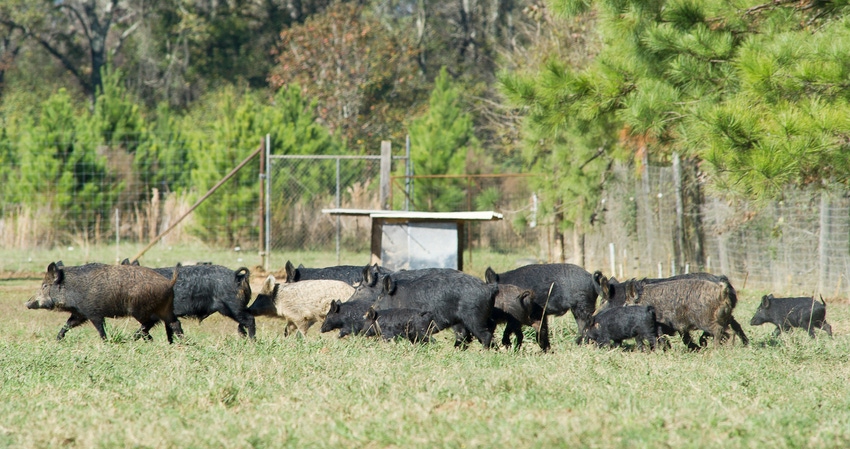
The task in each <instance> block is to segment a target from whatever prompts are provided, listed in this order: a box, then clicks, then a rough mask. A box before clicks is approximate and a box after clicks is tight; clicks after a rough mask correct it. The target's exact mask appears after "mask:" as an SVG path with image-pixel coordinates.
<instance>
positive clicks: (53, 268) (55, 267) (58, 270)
mask: <svg viewBox="0 0 850 449" xmlns="http://www.w3.org/2000/svg"><path fill="white" fill-rule="evenodd" d="M61 264H62V262H59V264H56V263H53V262H50V265H48V266H47V275H48V276H49V277H50V279H53V283H54V284H56V285H59V284H61V283H62V282H63V281H64V280H65V268H64V267H63V266H62V265H61Z"/></svg>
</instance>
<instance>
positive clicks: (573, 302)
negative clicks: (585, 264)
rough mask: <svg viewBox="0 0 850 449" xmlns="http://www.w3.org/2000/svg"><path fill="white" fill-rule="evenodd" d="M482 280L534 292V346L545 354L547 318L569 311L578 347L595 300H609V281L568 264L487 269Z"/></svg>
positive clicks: (600, 275)
mask: <svg viewBox="0 0 850 449" xmlns="http://www.w3.org/2000/svg"><path fill="white" fill-rule="evenodd" d="M484 278H485V279H486V281H487V283H488V284H492V283H498V284H513V285H516V286H517V287H520V288H524V289H529V290H531V291H533V292H534V302H535V304H537V305H538V306H539V307H535V309H534V316H532V319H533V320H535V321H540V327H539V330H538V333H537V343H538V344H539V345H540V348H541V349H543V350H544V351H548V350H549V348H550V344H549V325H548V320H547V319H546V317H548V316H549V315H553V316H561V315H564V314H565V313H567V311H572V312H573V317H575V320H576V325H577V326H578V337H576V340H575V341H576V343H577V344H581V342H582V340H583V339H584V337H583V336H584V329H585V328H586V327H587V324H588V323H589V322H590V319H591V317H592V316H593V312H595V311H596V298H597V297H598V296H602V297H603V299H604V298H607V297H608V280H607V279H606V278H605V276H603V275H602V273H601V272H599V271H596V272H594V273H593V274H590V273H589V272H587V271H586V270H585V269H584V268H581V267H579V266H577V265H572V264H567V263H561V264H534V265H526V266H524V267H520V268H517V269H515V270H511V271H506V272H504V273H501V274H498V273H496V272H495V271H493V269H492V268H489V267H488V268H487V271H486V272H485V273H484Z"/></svg>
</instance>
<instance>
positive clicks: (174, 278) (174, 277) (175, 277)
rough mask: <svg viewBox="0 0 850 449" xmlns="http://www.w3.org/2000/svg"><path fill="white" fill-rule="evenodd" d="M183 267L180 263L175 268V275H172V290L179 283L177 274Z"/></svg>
mask: <svg viewBox="0 0 850 449" xmlns="http://www.w3.org/2000/svg"><path fill="white" fill-rule="evenodd" d="M182 266H183V265H182V264H181V263H180V262H177V265H175V266H174V274H172V275H171V288H174V284H176V283H177V272H178V271H180V267H182Z"/></svg>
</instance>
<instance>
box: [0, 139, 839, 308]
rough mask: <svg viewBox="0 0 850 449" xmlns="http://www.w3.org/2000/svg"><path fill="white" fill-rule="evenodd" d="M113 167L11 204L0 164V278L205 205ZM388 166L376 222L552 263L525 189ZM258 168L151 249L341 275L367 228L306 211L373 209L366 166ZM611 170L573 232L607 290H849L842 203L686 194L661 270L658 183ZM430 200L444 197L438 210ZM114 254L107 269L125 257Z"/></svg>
mask: <svg viewBox="0 0 850 449" xmlns="http://www.w3.org/2000/svg"><path fill="white" fill-rule="evenodd" d="M249 151H250V149H246V151H245V154H248V152H249ZM117 155H118V153H115V154H114V155H113V156H115V158H112V159H109V163H108V164H105V165H104V164H101V165H100V166H99V168H97V169H96V170H95V169H93V170H91V171H90V172H89V171H86V169H85V166H84V165H79V166H76V167H75V173H74V175H73V179H76V180H78V181H79V182H77V183H76V184H74V183H73V182H68V179H62V177H61V176H58V177H54V178H51V179H47V178H45V179H44V180H42V181H41V183H42V184H40V185H39V188H38V189H36V190H32V189H31V190H23V189H19V191H17V193H14V194H13V193H12V192H15V187H17V184H22V185H23V184H26V183H27V182H30V181H27V180H26V177H27V175H26V173H35V172H37V171H38V169H37V168H34V167H24V166H22V164H23V163H25V162H24V161H17V162H12V163H7V164H5V165H4V167H3V171H2V176H3V180H4V181H5V184H4V186H5V189H4V190H3V198H2V202H0V245H2V248H0V256H2V257H0V258H2V260H0V271H3V272H18V271H26V270H32V267H33V264H37V265H35V266H40V267H43V266H46V265H44V263H45V262H46V263H49V262H50V260H45V261H42V260H41V259H39V258H40V257H41V255H42V254H45V253H50V251H51V250H53V249H56V248H61V249H63V251H64V249H67V248H92V249H93V248H99V247H109V248H110V251H112V248H115V247H116V246H118V245H132V244H137V245H139V244H144V243H147V242H149V241H150V240H151V239H152V238H153V237H154V236H156V235H157V234H158V233H160V232H161V231H162V230H164V229H166V228H168V227H169V226H171V224H173V223H174V221H175V220H176V219H177V218H178V217H180V216H182V215H183V214H184V213H185V212H186V211H187V210H188V209H189V207H190V206H191V205H192V204H193V203H194V201H195V200H197V198H199V197H200V196H201V195H202V194H203V193H204V192H205V191H206V186H202V185H201V184H199V183H198V182H196V181H194V180H193V179H196V178H193V175H192V172H191V171H187V168H186V167H185V166H179V165H167V164H166V165H161V164H160V165H146V164H142V163H136V162H137V161H134V159H133V156H132V155H131V154H126V153H121V157H120V158H119V157H118V156H117ZM243 157H244V155H243ZM404 161H405V159H404V158H403V157H399V156H396V157H395V158H394V159H393V161H392V164H393V166H392V168H391V170H392V173H396V174H397V175H396V176H393V177H392V178H391V183H390V187H391V188H390V198H389V205H390V208H392V209H396V210H399V209H404V208H406V207H407V208H409V209H415V210H423V209H427V207H428V206H427V204H428V200H422V198H423V196H421V193H422V192H423V191H428V192H429V194H430V195H431V198H432V201H431V202H430V204H431V205H437V204H443V205H447V204H448V205H451V209H449V210H445V209H443V210H440V211H443V212H447V211H459V210H494V211H497V212H501V213H502V214H503V215H504V220H502V221H496V222H485V223H475V224H472V225H470V226H467V227H466V232H467V234H466V235H465V239H466V243H467V246H468V247H471V248H473V249H475V250H477V251H482V252H491V253H499V254H507V255H510V256H511V257H513V258H514V259H515V260H516V262H517V264H520V263H527V262H532V261H535V262H547V261H557V260H558V258H559V257H558V255H559V249H558V248H557V245H558V239H557V238H556V235H557V234H556V229H557V226H556V224H555V223H554V219H553V217H552V215H551V213H543V212H542V209H541V208H540V207H539V204H541V203H542V202H543V200H544V199H545V198H543V197H542V196H543V195H545V193H544V192H540V191H535V189H534V188H533V187H532V186H533V183H532V182H531V180H532V177H531V176H530V175H527V174H520V175H475V176H462V177H405V176H402V175H401V173H404V172H405V171H404V169H403V165H404ZM259 162H260V161H259V160H254V161H252V162H251V163H250V164H249V165H248V166H246V167H245V168H244V169H243V170H244V171H245V173H242V174H240V179H239V180H237V181H236V184H235V185H229V184H228V185H225V186H224V187H222V191H221V192H216V193H215V194H213V196H212V197H211V198H210V199H209V200H208V201H207V202H208V203H210V204H209V205H208V206H209V207H208V208H207V209H204V208H203V207H202V208H199V209H198V211H196V212H194V213H193V214H190V215H189V216H188V218H187V219H186V220H185V221H184V222H182V223H181V224H180V225H179V226H177V227H176V228H175V229H174V231H172V232H171V233H170V234H168V235H166V236H165V237H164V239H163V241H162V242H161V244H160V246H168V247H170V246H172V245H174V246H178V245H182V247H183V248H212V249H221V250H233V248H234V247H237V248H241V250H242V251H243V253H249V252H252V251H254V252H255V254H256V251H258V250H261V249H262V248H263V246H264V242H263V238H262V237H263V231H262V230H263V229H264V226H268V229H269V232H270V236H271V239H270V242H269V243H270V244H271V245H270V248H269V250H270V251H271V252H272V253H273V254H275V255H276V258H274V259H271V260H272V262H271V267H272V268H276V267H278V266H280V265H282V264H283V263H284V262H285V260H287V258H288V257H287V255H288V254H290V253H293V252H298V253H299V254H308V253H319V252H321V253H327V254H333V253H334V252H337V253H339V252H340V251H341V252H343V253H346V254H349V255H353V256H352V257H351V258H349V259H346V261H351V260H356V261H362V262H365V261H368V260H369V252H370V231H371V223H370V222H369V218H368V217H351V216H342V217H340V216H331V215H327V214H324V213H322V209H327V208H347V209H370V210H374V209H380V208H381V192H380V190H381V185H380V184H381V181H380V178H381V167H380V165H381V162H380V157H379V156H367V157H351V156H325V157H288V156H278V155H272V157H270V158H269V160H268V161H267V162H266V163H267V165H266V167H267V169H266V172H267V175H268V179H267V180H266V179H262V178H261V177H260V176H258V175H259V173H260V167H259V165H260V164H259ZM234 165H235V164H234ZM613 170H614V171H613V175H612V176H611V177H610V178H609V180H608V181H607V182H606V185H605V193H604V195H603V198H602V200H601V201H602V202H603V204H601V205H600V207H599V208H598V209H599V210H601V211H603V212H602V214H601V215H600V216H599V217H598V218H599V219H598V220H597V221H596V223H595V224H594V225H593V226H592V227H590V228H589V229H587V230H586V231H587V232H586V234H585V239H584V252H585V263H584V265H585V267H586V268H588V269H591V270H594V269H601V270H603V272H604V273H606V274H608V275H614V276H617V277H618V278H621V277H622V278H630V277H644V276H646V277H659V276H669V275H672V274H677V273H676V272H677V271H681V270H682V269H683V268H684V269H685V270H690V271H696V270H697V269H700V268H702V269H705V270H707V271H711V272H714V273H723V274H726V275H728V276H729V277H730V279H731V280H732V282H733V284H734V285H735V286H736V287H738V288H754V289H761V290H764V291H771V292H776V293H781V294H789V295H811V294H823V295H824V296H827V297H844V296H846V295H845V293H844V292H845V291H846V289H847V286H848V283H849V282H850V279H849V278H850V194H848V192H847V191H846V189H842V188H840V187H834V188H831V189H824V188H821V189H818V190H815V189H811V190H808V189H803V190H801V189H789V190H787V191H786V192H785V195H784V197H783V199H782V200H781V201H774V202H768V203H747V202H743V201H733V200H728V199H724V196H723V195H716V194H713V193H712V192H710V191H707V188H706V186H703V185H701V186H700V187H701V188H702V189H703V191H704V194H705V195H704V200H703V201H702V203H701V205H700V207H699V208H698V209H695V210H696V211H695V212H688V211H687V210H686V211H685V212H684V213H685V215H686V216H685V217H684V219H685V220H686V221H693V222H699V223H701V233H700V235H701V240H702V241H701V247H702V252H703V263H702V267H700V266H694V265H691V266H687V265H685V266H684V267H683V266H682V264H681V263H677V261H676V260H675V258H676V245H677V243H676V226H677V219H680V217H677V205H676V185H675V182H674V173H673V171H672V169H671V168H670V167H658V166H649V167H645V170H644V171H643V172H640V173H638V172H636V171H635V170H634V168H633V167H630V166H626V165H615V166H614V169H613ZM221 176H222V175H221V174H219V175H218V178H220V177H221ZM80 180H82V181H85V182H82V181H80ZM691 182H693V183H697V182H704V181H703V180H702V179H700V178H696V180H694V181H691ZM442 185H446V187H445V188H443V187H441V186H442ZM81 186H82V187H81ZM266 187H268V188H269V190H268V192H267V193H266V194H267V202H268V210H267V211H264V207H263V204H262V203H261V198H262V195H263V193H261V192H262V189H264V188H266ZM690 187H693V186H690ZM201 190H203V191H201ZM444 191H445V192H450V195H445V196H443V197H441V198H440V196H441V192H444ZM21 192H31V193H30V194H26V195H25V194H21ZM417 192H418V193H417ZM104 193H109V195H105V194H104ZM27 195H29V196H27ZM213 206H215V207H213ZM264 212H267V213H264ZM570 232H571V231H566V234H567V238H564V239H563V241H564V242H565V245H566V248H565V250H564V252H563V253H564V254H565V256H566V261H567V262H573V263H579V261H578V260H577V259H575V257H574V256H573V254H574V253H576V251H575V248H574V247H573V246H574V242H575V241H576V240H573V239H572V238H570V237H569V234H570ZM55 253H56V252H55V251H54V252H53V253H50V254H51V257H53V256H52V254H55ZM114 253H115V257H118V255H122V256H123V255H127V253H126V252H121V251H117V250H116V251H114ZM99 254H104V252H97V251H94V250H91V251H88V250H87V251H78V252H76V253H74V254H70V253H69V254H67V255H66V257H67V258H66V260H65V261H66V263H67V264H75V263H84V262H90V261H99V262H111V261H112V260H111V257H110V258H104V257H102V256H99ZM105 254H111V253H110V252H107V253H105ZM45 257H46V256H45ZM34 259H35V262H34V261H33V260H34ZM240 260H241V259H240ZM252 260H257V261H258V262H259V260H260V259H259V257H257V258H256V259H252ZM325 260H327V258H326V259H325Z"/></svg>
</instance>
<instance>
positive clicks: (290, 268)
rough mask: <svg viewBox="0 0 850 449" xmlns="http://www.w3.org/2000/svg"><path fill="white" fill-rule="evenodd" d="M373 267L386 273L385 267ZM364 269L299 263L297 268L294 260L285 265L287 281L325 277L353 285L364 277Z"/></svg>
mask: <svg viewBox="0 0 850 449" xmlns="http://www.w3.org/2000/svg"><path fill="white" fill-rule="evenodd" d="M367 268H368V266H367ZM373 268H374V270H376V272H377V273H379V274H383V273H386V271H385V270H384V269H383V268H381V267H378V266H377V265H374V266H373ZM363 269H364V267H362V266H357V265H337V266H333V267H325V268H305V267H304V265H299V266H298V268H295V266H294V265H292V262H290V261H288V260H287V261H286V265H285V266H284V270H285V271H286V282H287V283H291V282H298V281H307V280H321V279H325V280H335V281H342V282H345V283H347V284H348V285H351V286H354V285H357V284H358V283H359V282H360V281H361V280H362V279H363Z"/></svg>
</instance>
